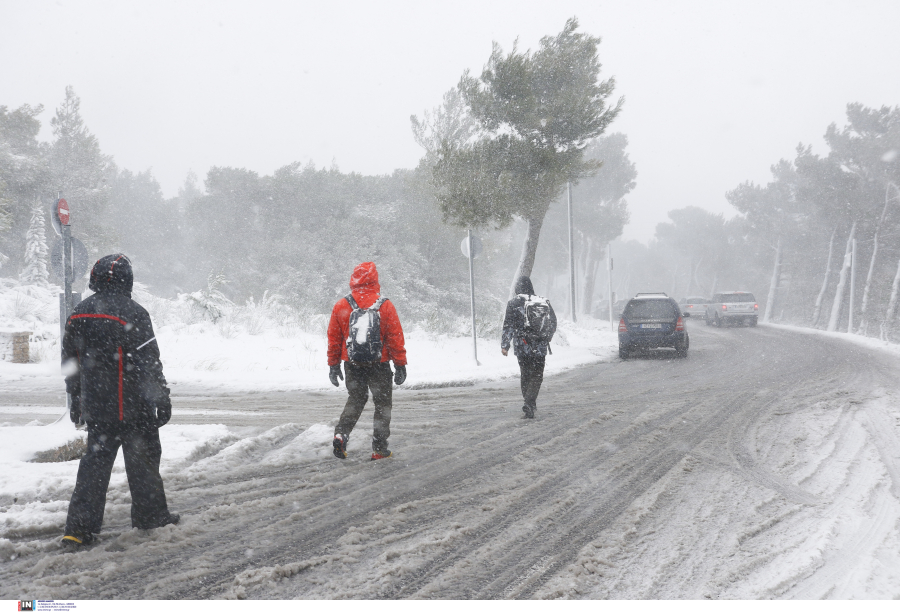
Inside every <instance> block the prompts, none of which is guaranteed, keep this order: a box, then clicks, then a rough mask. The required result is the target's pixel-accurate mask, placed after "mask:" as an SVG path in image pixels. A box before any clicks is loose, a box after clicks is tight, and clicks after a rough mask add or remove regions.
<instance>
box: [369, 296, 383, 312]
mask: <svg viewBox="0 0 900 612" xmlns="http://www.w3.org/2000/svg"><path fill="white" fill-rule="evenodd" d="M387 301H388V299H387V298H386V297H380V298H378V300H377V301H376V302H375V303H374V304H372V305H371V306H370V307H369V310H375V311H377V310H378V309H379V308H381V306H382V304H384V303H385V302H387Z"/></svg>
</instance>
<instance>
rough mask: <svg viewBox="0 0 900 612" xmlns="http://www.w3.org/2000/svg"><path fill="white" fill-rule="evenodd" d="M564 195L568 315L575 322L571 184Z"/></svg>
mask: <svg viewBox="0 0 900 612" xmlns="http://www.w3.org/2000/svg"><path fill="white" fill-rule="evenodd" d="M566 194H567V196H568V200H569V303H570V305H571V308H570V309H569V313H570V314H571V316H572V321H573V322H574V321H575V250H574V248H573V247H574V245H575V240H574V238H573V233H572V232H573V230H572V183H566Z"/></svg>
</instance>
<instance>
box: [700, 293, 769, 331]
mask: <svg viewBox="0 0 900 612" xmlns="http://www.w3.org/2000/svg"><path fill="white" fill-rule="evenodd" d="M758 319H759V304H758V303H757V301H756V298H755V297H753V294H752V293H750V292H749V291H723V292H721V293H717V294H715V295H714V296H713V297H712V300H711V301H710V303H709V304H708V305H707V306H706V324H707V325H715V326H717V327H722V326H723V325H730V324H732V323H739V324H741V325H743V324H744V323H749V324H750V327H753V326H755V325H756V322H757V320H758Z"/></svg>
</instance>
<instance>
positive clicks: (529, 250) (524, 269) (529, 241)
mask: <svg viewBox="0 0 900 612" xmlns="http://www.w3.org/2000/svg"><path fill="white" fill-rule="evenodd" d="M525 221H526V222H527V223H528V233H527V234H525V242H524V243H523V244H522V255H521V256H520V257H519V265H518V267H517V268H516V273H515V275H514V276H513V280H512V285H511V286H510V288H509V299H512V298H513V296H514V295H515V294H516V281H517V280H519V277H520V276H527V277H529V278H531V271H532V270H533V269H534V256H535V253H537V245H538V239H539V238H540V237H541V226H542V225H544V215H541V216H540V217H538V218H532V219H526V220H525Z"/></svg>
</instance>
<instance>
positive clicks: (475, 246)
mask: <svg viewBox="0 0 900 612" xmlns="http://www.w3.org/2000/svg"><path fill="white" fill-rule="evenodd" d="M459 250H460V251H462V254H463V257H468V256H469V237H468V236H466V237H465V238H463V240H462V243H461V244H460V245H459ZM481 251H482V248H481V239H480V238H479V237H478V236H472V253H473V255H474V256H475V257H478V256H479V255H480V254H481Z"/></svg>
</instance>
